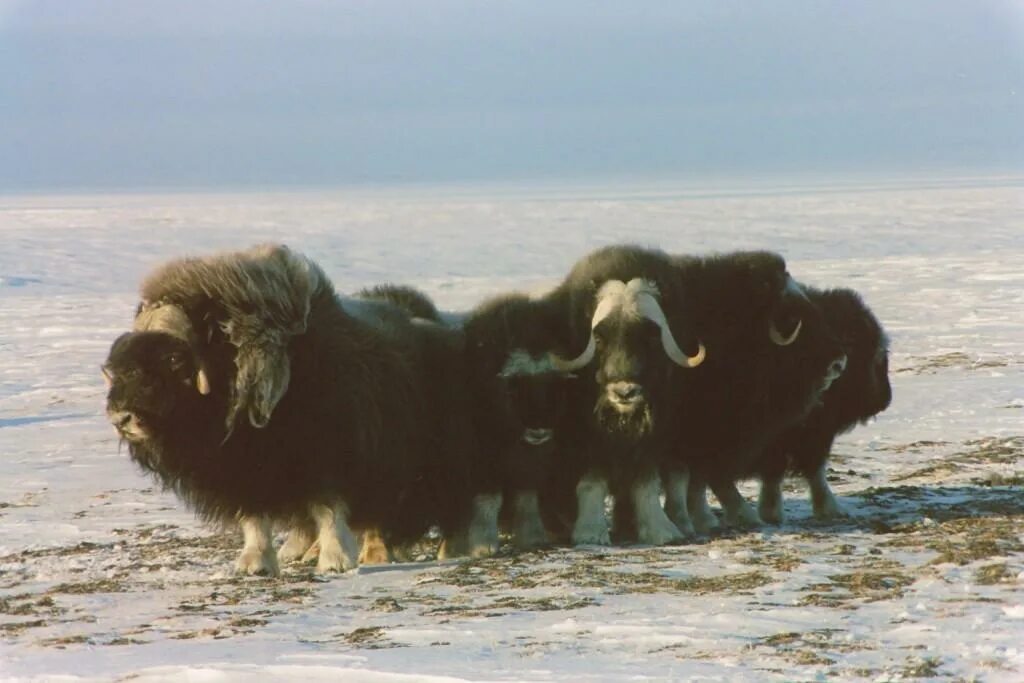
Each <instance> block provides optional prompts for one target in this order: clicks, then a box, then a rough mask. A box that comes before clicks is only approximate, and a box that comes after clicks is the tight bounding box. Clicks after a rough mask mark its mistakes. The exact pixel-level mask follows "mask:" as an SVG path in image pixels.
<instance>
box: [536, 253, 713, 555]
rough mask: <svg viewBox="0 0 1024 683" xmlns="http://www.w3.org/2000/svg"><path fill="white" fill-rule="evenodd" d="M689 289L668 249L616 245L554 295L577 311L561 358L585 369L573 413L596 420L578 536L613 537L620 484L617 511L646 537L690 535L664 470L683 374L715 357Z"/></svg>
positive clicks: (590, 432)
mask: <svg viewBox="0 0 1024 683" xmlns="http://www.w3.org/2000/svg"><path fill="white" fill-rule="evenodd" d="M685 296H686V294H685V291H684V290H683V288H682V287H681V280H680V278H679V273H678V270H677V268H676V267H675V265H674V264H673V263H672V261H671V259H670V258H669V257H668V256H667V255H666V254H664V253H663V252H660V251H655V250H650V249H643V248H640V247H635V246H615V247H607V248H604V249H599V250H597V251H595V252H593V253H591V254H590V255H588V256H586V257H585V258H583V259H582V260H580V261H579V262H578V263H577V264H576V265H575V266H574V267H573V269H572V270H571V272H570V273H569V275H568V276H567V277H566V278H565V280H564V281H563V282H562V283H561V284H560V285H559V286H558V287H557V288H556V289H555V290H554V291H553V292H552V293H551V294H549V295H548V296H547V297H546V299H547V301H548V302H549V303H550V304H552V305H554V306H555V308H556V309H557V310H562V311H565V312H566V315H567V316H568V320H569V325H568V333H567V339H568V344H567V346H568V348H569V349H572V350H573V353H572V354H571V355H570V357H568V358H561V359H559V362H558V363H557V367H559V368H560V369H562V370H564V371H569V372H576V373H579V375H580V380H579V382H578V383H577V390H576V392H575V396H574V397H573V398H572V401H571V407H572V409H573V410H574V411H575V413H576V414H575V415H574V417H573V419H575V420H578V421H579V423H581V424H584V425H586V430H585V442H584V443H585V446H584V449H585V458H586V465H585V468H584V473H583V476H582V478H581V479H580V480H579V483H578V485H577V486H576V495H577V506H578V511H577V515H576V522H575V526H574V528H573V535H572V537H573V542H574V543H576V544H602V545H606V544H608V543H609V542H610V535H609V525H608V520H607V517H606V514H605V498H606V496H607V495H608V494H609V493H610V492H611V493H613V494H614V497H615V500H616V506H615V509H616V519H620V518H629V519H631V520H633V521H634V522H635V531H636V538H637V540H639V541H640V542H641V543H646V544H653V545H662V544H666V543H672V542H676V541H680V540H682V539H683V537H684V535H683V532H684V531H686V530H680V528H679V527H678V526H677V525H676V524H675V523H673V522H672V521H671V520H670V519H669V517H668V516H667V515H666V513H665V511H664V510H663V508H662V506H661V501H660V498H659V497H660V494H661V479H660V474H659V470H660V468H661V467H662V465H663V463H664V461H665V458H666V456H667V454H668V453H669V451H670V450H671V449H673V448H674V445H675V442H676V440H677V434H678V431H677V428H676V425H677V422H678V417H677V416H678V413H679V411H680V406H679V397H680V392H679V390H678V388H677V386H678V383H679V381H680V380H679V379H678V378H677V375H680V374H688V373H692V372H694V371H695V369H699V367H700V366H701V364H702V363H703V362H704V360H705V347H704V346H703V344H702V343H701V341H700V340H699V339H698V338H697V336H696V334H695V333H694V331H693V328H692V327H690V325H689V321H687V320H686V318H685V317H684V316H682V315H680V314H681V313H683V312H684V311H685V307H684V305H683V299H684V297H685Z"/></svg>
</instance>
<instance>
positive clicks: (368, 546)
mask: <svg viewBox="0 0 1024 683" xmlns="http://www.w3.org/2000/svg"><path fill="white" fill-rule="evenodd" d="M390 563H391V553H389V552H388V547H387V545H385V544H384V541H382V540H380V539H379V538H376V539H373V540H367V539H365V538H364V539H363V547H362V548H361V549H360V551H359V564H390Z"/></svg>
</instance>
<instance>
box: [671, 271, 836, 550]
mask: <svg viewBox="0 0 1024 683" xmlns="http://www.w3.org/2000/svg"><path fill="white" fill-rule="evenodd" d="M676 265H677V267H678V272H679V278H680V286H681V287H683V289H684V291H685V292H686V293H687V297H686V299H685V300H684V301H683V304H684V306H685V315H686V317H687V319H688V320H689V321H690V323H691V324H692V325H693V327H694V329H695V330H696V333H697V334H699V336H700V338H701V340H702V342H703V343H704V344H705V346H706V348H707V359H706V361H705V362H704V363H703V364H701V366H700V367H698V368H696V369H694V370H693V371H692V372H688V373H682V374H680V375H679V377H680V380H681V383H680V384H679V390H680V392H681V401H682V403H681V405H680V412H679V415H678V418H679V423H680V428H681V436H680V440H679V443H678V448H677V450H676V453H677V456H678V458H679V462H680V463H681V464H682V466H683V467H684V468H689V471H690V474H691V475H692V479H691V480H690V482H689V484H690V486H689V495H688V496H687V494H686V493H685V492H684V491H685V487H684V486H683V483H685V482H686V479H685V477H683V478H682V479H681V480H680V481H679V482H673V485H671V486H670V487H669V491H668V503H669V507H670V508H671V511H672V512H676V513H678V514H682V512H681V510H682V509H683V508H686V507H688V508H689V512H690V517H691V518H692V521H693V523H694V525H695V526H696V528H697V529H698V530H700V531H706V530H707V529H708V528H709V527H711V526H714V525H715V524H716V523H717V522H716V520H715V518H714V517H713V516H712V515H711V514H710V511H709V510H708V509H707V507H706V498H705V493H704V486H703V483H704V482H707V483H710V484H711V486H712V489H713V490H714V491H715V494H716V495H717V496H718V498H719V500H720V501H721V503H722V505H723V508H725V511H726V517H727V519H728V520H729V521H730V522H737V523H748V524H756V523H759V522H760V520H759V518H758V516H757V513H756V512H755V511H754V510H753V508H752V507H750V506H749V505H747V504H746V502H745V501H744V500H743V498H742V497H741V496H740V494H739V492H738V491H737V490H736V488H735V485H734V482H735V481H736V480H737V479H740V478H743V477H747V476H750V475H751V474H752V473H753V468H754V463H755V461H756V460H757V458H758V457H759V456H760V454H761V453H762V452H763V451H764V448H765V447H766V446H767V445H768V444H769V443H771V442H772V441H773V440H774V439H776V438H777V437H778V436H779V435H780V434H781V433H782V432H783V431H784V430H785V429H787V428H788V427H790V426H792V425H793V424H795V423H796V422H798V421H799V420H800V419H802V418H803V417H804V416H805V415H807V413H808V412H809V411H810V410H811V409H812V408H813V407H814V406H815V405H817V403H818V401H819V399H820V396H821V393H822V392H823V391H824V389H825V388H827V387H828V385H829V383H830V382H831V381H832V380H834V379H835V378H836V377H837V376H838V375H839V374H840V373H841V371H842V369H843V367H844V366H845V363H846V360H845V357H844V355H843V352H842V349H841V347H840V346H839V344H838V341H837V340H836V339H835V338H834V337H833V335H832V334H831V331H830V330H829V328H828V326H827V325H826V323H825V320H824V318H823V317H822V314H821V311H820V310H819V308H818V307H817V305H816V304H815V303H814V302H812V301H811V300H810V298H809V297H808V296H807V294H806V292H804V291H803V289H802V288H801V287H800V286H799V285H797V284H796V283H795V282H794V281H793V279H792V278H791V277H790V276H789V273H788V272H787V270H786V263H785V260H784V259H783V258H782V257H781V256H779V255H778V254H775V253H771V252H763V251H754V252H735V253H731V254H725V255H717V256H710V257H702V258H695V257H679V258H677V259H676ZM680 482H681V483H680ZM677 484H678V485H677ZM687 497H688V500H687V501H686V504H684V502H683V500H682V499H685V498H687Z"/></svg>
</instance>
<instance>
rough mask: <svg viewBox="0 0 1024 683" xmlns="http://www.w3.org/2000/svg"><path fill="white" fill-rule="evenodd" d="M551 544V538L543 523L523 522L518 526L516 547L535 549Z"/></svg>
mask: <svg viewBox="0 0 1024 683" xmlns="http://www.w3.org/2000/svg"><path fill="white" fill-rule="evenodd" d="M538 522H539V521H538ZM549 545H551V539H550V538H549V537H548V532H547V529H545V528H544V525H543V524H540V523H536V524H522V525H520V526H519V527H517V528H516V538H515V547H516V548H518V549H519V550H533V549H535V548H543V547H545V546H549Z"/></svg>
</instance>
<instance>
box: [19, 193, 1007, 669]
mask: <svg viewBox="0 0 1024 683" xmlns="http://www.w3.org/2000/svg"><path fill="white" fill-rule="evenodd" d="M1022 209H1024V181H1022V180H1021V179H1020V178H986V179H971V180H963V179H949V180H944V181H941V182H940V181H930V182H913V181H908V180H903V181H898V182H897V181H893V182H887V183H881V182H878V183H854V182H848V183H843V184H837V185H833V186H826V185H822V184H817V185H806V184H804V185H795V186H781V185H780V186H759V187H755V186H749V185H748V186H738V187H737V188H736V189H734V190H729V191H727V190H724V189H722V188H720V187H718V188H714V189H709V188H699V187H694V186H692V185H691V186H688V185H682V186H673V185H670V184H667V183H662V184H658V185H655V186H650V187H643V188H637V187H627V186H615V187H576V188H573V187H555V188H544V187H529V188H512V187H508V186H504V187H489V188H486V187H475V188H473V187H466V188H443V189H439V190H437V191H431V190H428V189H425V188H409V189H405V190H399V189H389V190H383V189H381V190H375V189H367V190H364V191H361V192H356V191H351V192H333V193H332V192H312V191H310V192H304V193H303V192H293V193H266V194H259V193H248V194H189V195H184V194H164V195H158V194H153V195H141V194H135V195H131V194H122V195H80V196H46V195H38V196H9V197H0V240H2V244H3V245H4V248H3V249H2V250H0V321H2V322H0V633H2V642H0V678H3V679H5V680H36V679H53V678H59V679H60V680H64V681H91V680H97V681H100V680H111V679H114V680H141V681H162V680H167V681H171V680H182V679H183V677H184V676H186V675H189V676H193V677H194V678H195V679H202V680H231V681H235V680H261V679H263V678H265V677H268V676H269V677H275V678H284V677H289V678H295V679H304V680H339V679H340V680H346V681H402V680H427V681H456V680H473V681H480V680H494V681H499V680H517V681H518V680H530V681H533V680H536V681H550V680H555V681H625V680H630V681H635V680H729V681H766V680H769V681H770V680H779V681H784V680H819V679H824V678H826V677H828V678H837V679H839V680H866V681H895V680H909V679H915V678H916V679H930V680H951V681H952V680H981V681H1016V680H1021V677H1024V644H1022V643H1024V315H1022V311H1024V267H1022V266H1021V264H1022V263H1024V211H1022ZM259 242H279V243H286V244H288V245H289V246H290V247H293V248H294V249H296V250H298V251H301V252H303V253H305V254H307V255H309V256H310V257H311V258H313V259H315V260H316V261H317V263H319V264H320V266H321V267H322V268H323V269H324V272H325V273H326V274H327V276H329V277H330V278H331V280H332V281H333V282H334V285H335V287H336V288H337V290H338V291H339V292H354V291H356V290H359V289H360V288H363V287H366V286H370V285H376V284H381V283H386V282H395V283H404V284H411V285H415V286H416V287H419V288H421V289H422V290H423V291H425V292H426V293H427V294H429V295H430V296H431V297H432V298H433V300H434V301H435V302H436V304H437V305H438V306H439V307H440V308H441V309H442V310H444V311H448V312H458V311H466V310H469V309H471V308H472V307H474V306H476V305H477V304H479V303H480V302H481V301H482V300H484V299H485V298H487V297H490V296H492V295H495V294H500V293H503V292H507V291H510V290H525V291H528V292H535V293H542V292H545V291H548V290H549V289H550V288H551V287H553V286H555V285H556V284H557V283H558V282H559V281H560V279H561V278H562V277H563V276H564V274H565V273H566V272H567V270H568V268H569V267H570V266H571V265H572V263H573V262H574V261H575V260H576V259H578V258H579V257H580V256H582V255H583V254H585V253H586V252H588V251H590V250H592V249H594V248H597V247H600V246H603V245H608V244H616V243H623V242H630V243H635V244H639V245H643V246H655V247H660V248H662V249H665V250H666V251H669V252H672V253H680V254H685V253H689V254H706V253H713V252H724V251H732V250H736V249H770V250H774V251H778V252H779V253H781V254H782V255H783V256H784V257H785V258H786V261H787V263H788V266H789V270H790V272H791V273H792V274H793V276H794V277H795V278H797V279H799V280H800V281H801V282H804V283H807V284H809V285H813V286H816V287H849V288H852V289H855V290H857V291H858V292H860V294H861V295H862V296H863V298H864V301H865V302H866V303H867V304H868V305H869V306H870V307H871V309H872V310H873V311H874V313H875V315H876V316H877V317H878V319H879V320H880V321H881V322H882V324H883V325H884V326H885V329H886V332H887V333H888V334H889V336H890V338H891V347H890V349H891V350H890V380H891V382H892V389H893V401H892V405H891V406H890V407H889V408H888V410H886V411H885V412H883V413H882V414H881V415H879V416H878V418H877V419H876V420H874V421H872V422H871V423H870V424H867V425H864V426H860V427H858V428H856V429H855V430H853V431H852V432H850V433H848V434H846V435H843V436H841V437H840V438H839V439H837V441H836V443H835V446H834V448H833V455H832V458H831V460H830V463H829V470H828V477H827V479H828V482H829V484H830V485H831V487H832V488H833V490H834V491H835V492H836V495H837V496H838V499H839V502H840V504H841V505H842V507H843V508H844V510H845V511H846V512H847V513H848V516H847V517H845V518H842V519H838V520H833V521H819V520H816V519H815V518H814V517H813V515H812V511H811V505H810V502H809V500H808V496H807V491H806V485H805V483H804V481H803V480H802V479H800V478H795V477H794V478H788V479H787V480H786V482H785V485H784V488H783V491H784V496H785V521H784V523H782V524H781V525H778V526H773V525H765V526H763V527H761V528H758V529H726V530H723V531H721V532H717V533H714V534H713V535H711V536H700V537H697V538H696V539H690V540H687V541H686V542H684V543H682V544H679V545H669V546H662V547H651V546H642V545H625V546H610V547H598V546H586V547H581V548H570V547H555V548H550V549H543V550H535V551H530V552H523V553H517V552H514V551H513V549H512V548H511V547H510V546H509V545H508V544H504V545H503V546H502V547H501V549H500V550H499V552H498V554H497V555H496V556H494V557H491V558H487V559H477V560H444V561H441V562H438V561H436V552H437V542H438V540H439V539H436V538H427V539H424V541H423V542H422V543H421V544H420V545H419V546H418V547H417V549H416V556H415V557H414V560H415V561H414V562H410V563H403V564H392V565H385V566H364V567H360V568H359V569H356V570H354V571H349V572H345V573H343V574H335V575H330V574H328V575H323V574H318V573H317V572H316V571H315V567H313V566H298V565H292V566H286V567H284V568H283V570H282V573H281V576H280V577H276V578H265V577H250V576H239V575H235V574H234V573H233V572H232V571H231V568H232V567H233V566H234V561H235V557H236V556H237V553H238V549H239V547H240V539H239V533H238V531H237V530H235V529H220V528H216V527H213V526H209V525H204V524H203V523H201V522H200V521H197V520H196V518H195V517H194V515H193V514H192V513H191V512H190V511H188V510H187V509H186V508H185V506H184V505H183V504H182V503H181V502H180V501H179V500H178V499H177V498H176V497H175V496H174V495H173V494H171V493H168V492H164V491H162V490H161V489H160V487H159V485H157V484H156V483H154V481H152V480H151V479H149V478H147V477H146V476H145V475H144V474H142V472H141V471H140V470H139V469H138V468H137V467H136V466H135V465H134V464H133V463H132V462H131V461H130V460H129V457H128V450H127V447H126V446H125V445H122V444H119V442H118V439H117V435H116V433H115V432H114V429H113V428H112V427H111V426H110V424H109V423H108V422H107V419H106V417H105V415H104V400H105V388H104V384H103V380H102V376H101V373H100V364H101V363H102V362H103V361H104V359H105V358H106V355H107V351H108V349H109V347H110V344H111V342H112V341H113V340H114V339H115V338H116V337H117V336H118V335H119V334H121V333H122V332H124V331H126V330H127V329H129V328H130V327H131V324H132V318H133V316H134V314H135V307H136V304H137V302H138V298H139V294H138V288H139V284H140V281H141V279H142V278H143V276H144V275H145V274H146V273H147V272H149V271H150V270H151V269H152V268H154V267H155V266H156V265H158V264H159V263H161V262H164V261H166V260H167V259H170V258H174V257H178V256H183V255H190V254H199V253H206V252H210V251H214V250H235V249H241V248H245V247H248V246H250V245H252V244H256V243H259ZM740 490H741V492H742V493H743V494H744V495H745V496H746V497H747V498H748V500H752V501H753V500H755V499H756V494H757V484H756V482H752V481H751V482H746V483H744V484H743V485H742V486H741V487H740ZM712 507H713V509H715V510H716V511H717V510H718V505H717V501H714V500H712ZM278 541H279V542H280V538H279V539H278Z"/></svg>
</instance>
